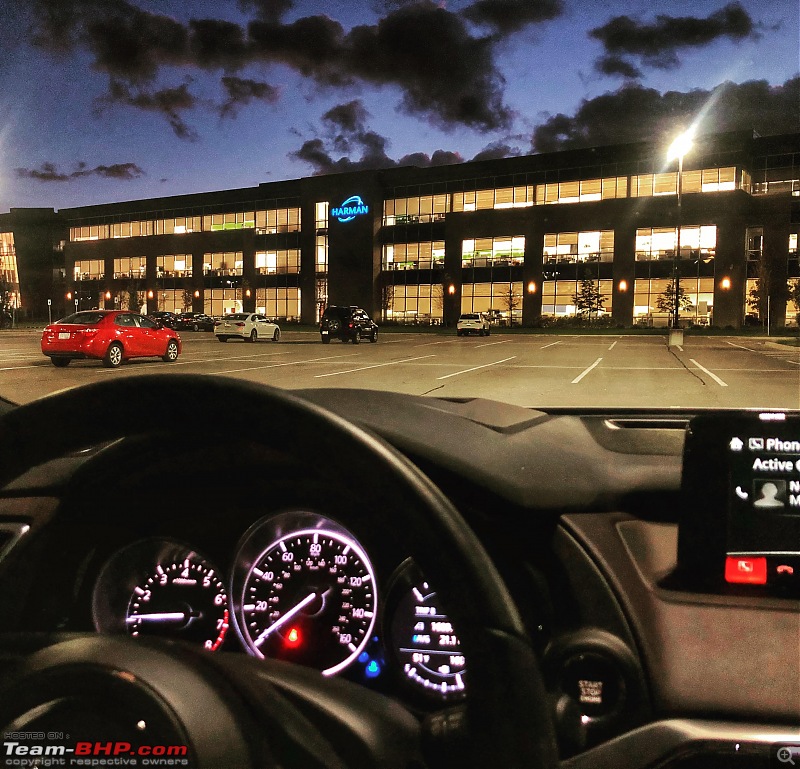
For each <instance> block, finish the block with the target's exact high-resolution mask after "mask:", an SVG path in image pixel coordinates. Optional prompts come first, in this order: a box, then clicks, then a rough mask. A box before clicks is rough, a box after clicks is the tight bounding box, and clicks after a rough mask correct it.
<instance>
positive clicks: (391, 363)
mask: <svg viewBox="0 0 800 769" xmlns="http://www.w3.org/2000/svg"><path fill="white" fill-rule="evenodd" d="M435 357H436V356H435V355H433V353H431V354H430V355H420V356H419V357H417V358H405V359H404V360H393V361H389V362H388V363H373V364H372V365H371V366H361V367H360V368H351V369H348V370H347V371H332V372H330V373H328V374H316V375H315V376H314V379H321V378H322V377H326V376H339V374H355V373H356V371H366V370H367V369H371V368H383V367H385V366H396V365H397V364H398V363H409V362H411V361H414V360H423V359H424V358H435Z"/></svg>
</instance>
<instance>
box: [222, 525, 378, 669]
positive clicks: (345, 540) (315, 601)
mask: <svg viewBox="0 0 800 769" xmlns="http://www.w3.org/2000/svg"><path fill="white" fill-rule="evenodd" d="M298 516H299V517H298ZM309 516H310V517H309ZM288 521H293V522H295V523H297V524H303V523H305V524H306V525H304V526H302V527H300V528H290V529H289V530H288V531H287V530H286V528H287V527H286V526H285V524H286V523H287V522H288ZM309 523H311V524H312V525H308V524H309ZM264 535H266V536H264ZM262 537H263V538H262ZM257 542H260V543H262V544H261V545H260V546H259V547H257V548H256V549H255V550H253V548H254V546H255V544H256V543H257ZM251 551H252V552H256V551H257V552H256V554H255V556H254V557H252V559H250V558H248V557H247V555H246V553H247V552H251ZM243 553H245V556H244V560H245V561H246V562H247V563H249V564H250V565H249V568H247V570H246V571H243V579H242V584H241V588H238V586H236V585H235V586H234V589H235V590H236V595H237V596H239V597H240V601H239V602H237V606H236V621H237V627H238V628H239V631H240V634H241V636H242V639H243V641H244V643H245V645H246V646H247V648H248V650H249V651H250V652H251V653H252V654H254V655H256V656H259V657H272V658H277V659H283V660H287V661H290V662H295V663H298V664H301V665H308V666H310V667H314V668H317V669H318V670H321V671H322V673H323V674H324V675H334V674H336V673H338V672H339V671H341V670H343V669H344V668H345V667H347V666H348V665H349V664H350V663H351V662H353V660H355V659H356V658H357V657H358V655H359V654H360V653H361V651H363V649H364V647H365V646H366V645H367V642H368V641H369V639H370V634H371V633H372V630H373V628H374V626H375V618H376V613H377V609H376V606H377V586H376V584H375V573H374V571H373V568H372V564H371V563H370V561H369V558H368V557H367V555H366V553H365V552H364V550H363V549H362V547H361V546H360V545H359V544H358V542H356V540H355V539H354V538H353V536H352V534H350V533H349V532H347V531H346V530H345V529H343V528H342V527H340V526H339V525H338V524H335V523H334V522H333V521H330V520H327V519H325V518H321V517H319V516H313V515H311V514H304V513H293V514H290V517H289V518H286V517H282V518H278V519H272V520H270V521H268V522H266V523H265V524H264V526H263V527H259V528H258V529H257V530H256V531H255V532H251V533H250V534H249V535H248V537H247V538H246V542H245V545H244V546H243ZM241 562H242V561H241V559H240V563H241ZM234 581H235V582H236V579H235V580H234Z"/></svg>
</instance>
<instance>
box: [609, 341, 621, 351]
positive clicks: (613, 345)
mask: <svg viewBox="0 0 800 769" xmlns="http://www.w3.org/2000/svg"><path fill="white" fill-rule="evenodd" d="M617 342H619V339H617ZM617 342H612V343H611V347H609V348H608V349H609V350H613V349H614V348H615V347H616V346H617Z"/></svg>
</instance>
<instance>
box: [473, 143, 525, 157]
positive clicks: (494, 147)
mask: <svg viewBox="0 0 800 769" xmlns="http://www.w3.org/2000/svg"><path fill="white" fill-rule="evenodd" d="M519 154H520V150H519V147H512V146H511V145H510V144H507V143H506V142H504V141H496V142H492V143H491V144H487V145H486V146H485V147H484V148H483V149H482V150H481V151H480V152H479V153H478V154H477V155H475V157H474V158H472V159H473V160H499V159H500V158H510V157H516V156H517V155H519Z"/></svg>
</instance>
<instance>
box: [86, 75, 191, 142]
mask: <svg viewBox="0 0 800 769" xmlns="http://www.w3.org/2000/svg"><path fill="white" fill-rule="evenodd" d="M107 104H125V105H127V106H129V107H136V108H137V109H141V110H144V111H146V112H155V113H158V114H160V115H163V116H164V117H165V118H166V119H167V121H168V122H169V124H170V127H171V128H172V130H173V132H174V134H175V136H177V137H178V138H179V139H185V140H187V141H195V140H196V139H197V134H196V133H195V131H194V130H192V128H190V127H189V126H188V125H187V124H186V122H185V121H184V120H183V118H182V117H181V112H183V111H185V110H189V109H192V108H193V107H194V106H195V104H196V99H195V98H194V96H192V94H191V93H190V92H189V86H188V84H186V83H183V84H182V85H179V86H177V87H176V88H162V89H161V90H158V91H150V92H148V91H144V90H139V91H136V92H133V91H132V90H131V89H130V88H129V87H128V86H127V85H126V84H125V83H122V82H120V81H118V80H112V81H111V83H110V84H109V89H108V93H107V94H106V95H105V96H104V97H102V99H100V100H99V102H98V107H99V109H100V110H102V108H103V107H104V106H105V105H107Z"/></svg>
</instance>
